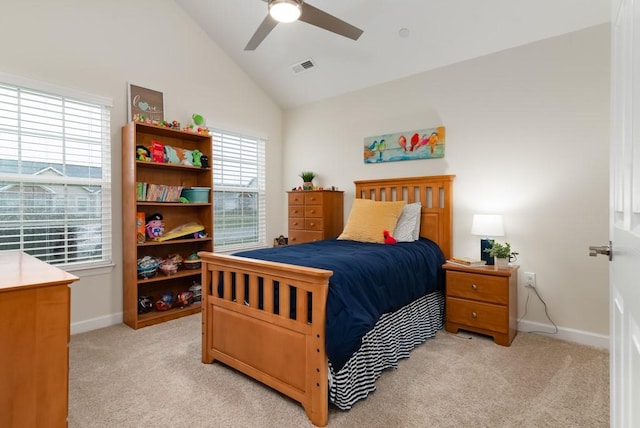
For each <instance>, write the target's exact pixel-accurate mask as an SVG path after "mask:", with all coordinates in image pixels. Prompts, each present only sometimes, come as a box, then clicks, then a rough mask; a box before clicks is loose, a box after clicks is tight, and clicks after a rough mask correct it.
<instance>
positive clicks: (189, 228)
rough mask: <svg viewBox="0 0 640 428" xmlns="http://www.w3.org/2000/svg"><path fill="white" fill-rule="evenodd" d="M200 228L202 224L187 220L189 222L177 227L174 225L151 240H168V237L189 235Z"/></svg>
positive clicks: (202, 228) (202, 227) (201, 228)
mask: <svg viewBox="0 0 640 428" xmlns="http://www.w3.org/2000/svg"><path fill="white" fill-rule="evenodd" d="M163 230H164V229H163ZM201 230H204V226H203V225H201V224H198V223H196V222H189V223H185V224H183V225H180V226H178V227H174V228H173V229H171V230H170V231H168V232H167V233H164V234H162V235H161V236H158V237H154V238H153V240H154V241H160V242H162V241H168V240H169V239H175V238H181V237H183V236H185V235H191V234H193V233H196V232H200V231H201Z"/></svg>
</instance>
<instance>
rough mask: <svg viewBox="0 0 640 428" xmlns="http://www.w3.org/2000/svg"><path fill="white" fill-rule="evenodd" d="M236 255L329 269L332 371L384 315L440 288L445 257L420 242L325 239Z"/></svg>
mask: <svg viewBox="0 0 640 428" xmlns="http://www.w3.org/2000/svg"><path fill="white" fill-rule="evenodd" d="M235 255H237V256H242V257H250V258H254V259H261V260H268V261H275V262H282V263H290V264H295V265H300V266H307V267H315V268H321V269H328V270H332V271H333V276H332V277H331V278H330V280H329V295H328V298H327V326H326V329H327V340H326V351H327V356H328V358H329V361H330V362H331V365H332V366H333V368H334V370H336V371H338V370H340V368H341V367H342V366H343V365H344V364H345V363H346V362H347V360H348V359H349V358H350V357H351V355H352V354H353V353H354V352H355V351H357V350H358V349H359V348H360V342H361V340H362V337H363V336H364V335H365V334H366V333H367V332H368V331H369V330H371V329H372V328H373V326H374V324H375V323H376V322H377V321H378V319H379V318H380V317H381V316H382V315H383V314H385V313H387V312H392V311H395V310H397V309H400V308H401V307H403V306H405V305H407V304H408V303H410V302H412V301H414V300H416V299H417V298H419V297H422V296H424V295H425V294H429V293H431V292H433V291H436V290H443V288H444V274H443V270H442V269H441V266H442V264H443V263H444V262H445V259H444V256H443V255H442V252H441V251H440V248H439V247H438V246H437V245H436V244H435V243H434V242H432V241H430V240H427V239H423V238H421V239H420V240H419V241H415V242H400V243H398V244H396V245H384V244H369V243H362V242H355V241H345V240H336V239H328V240H324V241H316V242H310V243H306V244H298V245H289V246H283V247H275V248H266V249H261V250H253V251H243V252H239V253H236V254H235Z"/></svg>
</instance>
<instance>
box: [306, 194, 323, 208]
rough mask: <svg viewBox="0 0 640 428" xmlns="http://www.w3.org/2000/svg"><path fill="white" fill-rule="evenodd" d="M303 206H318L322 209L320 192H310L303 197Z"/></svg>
mask: <svg viewBox="0 0 640 428" xmlns="http://www.w3.org/2000/svg"><path fill="white" fill-rule="evenodd" d="M304 204H305V205H320V208H321V209H322V192H310V193H307V194H305V195H304Z"/></svg>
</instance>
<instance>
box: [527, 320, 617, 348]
mask: <svg viewBox="0 0 640 428" xmlns="http://www.w3.org/2000/svg"><path fill="white" fill-rule="evenodd" d="M540 331H546V332H549V333H551V332H553V331H555V327H554V326H553V325H551V324H542V323H538V322H533V321H520V322H518V333H527V332H540ZM544 336H548V337H554V338H556V339H560V340H566V341H568V342H575V343H580V344H581V345H588V346H594V347H596V348H603V349H609V336H608V335H604V334H597V333H592V332H590V331H583V330H575V329H573V328H566V327H558V332H557V333H556V334H544Z"/></svg>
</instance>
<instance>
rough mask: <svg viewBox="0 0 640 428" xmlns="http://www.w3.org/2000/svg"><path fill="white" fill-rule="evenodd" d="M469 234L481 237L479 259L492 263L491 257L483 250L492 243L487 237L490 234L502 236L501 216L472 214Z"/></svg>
mask: <svg viewBox="0 0 640 428" xmlns="http://www.w3.org/2000/svg"><path fill="white" fill-rule="evenodd" d="M471 234H473V235H480V236H482V237H483V238H482V239H481V240H480V259H482V260H484V261H486V262H487V264H488V265H492V264H493V257H491V256H490V255H489V253H487V252H485V251H484V250H485V249H486V248H491V246H492V245H493V239H489V237H490V236H491V237H492V236H504V226H503V224H502V216H501V215H500V214H474V215H473V223H472V224H471Z"/></svg>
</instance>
